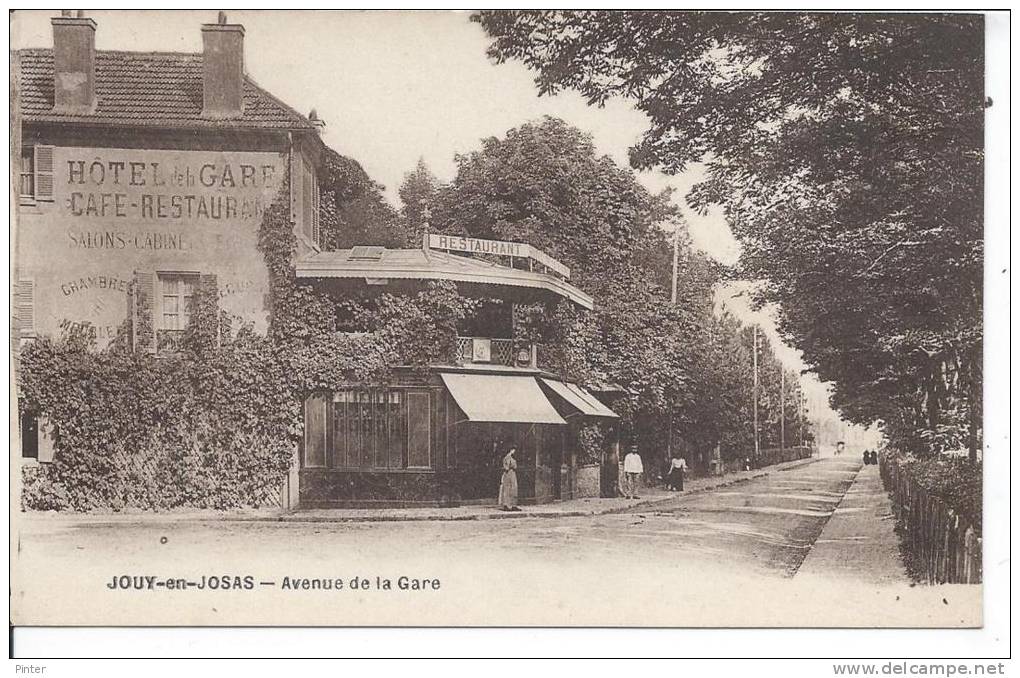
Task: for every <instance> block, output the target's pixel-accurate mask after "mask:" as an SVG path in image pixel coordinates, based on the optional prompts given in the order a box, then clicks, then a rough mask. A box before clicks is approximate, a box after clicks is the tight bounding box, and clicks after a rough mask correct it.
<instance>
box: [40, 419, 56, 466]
mask: <svg viewBox="0 0 1020 678" xmlns="http://www.w3.org/2000/svg"><path fill="white" fill-rule="evenodd" d="M38 436H39V456H38V457H37V459H38V460H39V461H40V462H43V463H45V462H51V461H53V452H54V441H53V426H52V425H50V421H49V419H47V418H46V417H39V423H38Z"/></svg>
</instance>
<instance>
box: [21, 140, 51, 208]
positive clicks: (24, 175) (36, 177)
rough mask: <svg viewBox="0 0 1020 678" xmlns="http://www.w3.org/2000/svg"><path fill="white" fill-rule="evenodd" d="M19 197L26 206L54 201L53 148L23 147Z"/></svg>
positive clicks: (39, 146)
mask: <svg viewBox="0 0 1020 678" xmlns="http://www.w3.org/2000/svg"><path fill="white" fill-rule="evenodd" d="M20 164H21V169H20V172H19V176H18V195H19V198H20V201H21V202H22V203H23V204H25V203H27V204H33V203H35V202H50V201H52V200H53V147H52V146H41V145H38V144H36V145H34V146H22V147H21V158H20Z"/></svg>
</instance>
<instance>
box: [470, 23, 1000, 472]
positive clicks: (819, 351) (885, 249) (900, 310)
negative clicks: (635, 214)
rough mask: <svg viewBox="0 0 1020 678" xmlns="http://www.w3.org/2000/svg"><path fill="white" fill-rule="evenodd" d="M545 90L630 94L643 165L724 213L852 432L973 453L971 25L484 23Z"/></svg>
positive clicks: (916, 450) (976, 164)
mask: <svg viewBox="0 0 1020 678" xmlns="http://www.w3.org/2000/svg"><path fill="white" fill-rule="evenodd" d="M474 19H475V20H476V21H478V22H480V24H481V26H482V28H483V29H484V30H485V32H486V34H487V35H488V36H489V37H490V38H491V40H492V42H491V45H490V49H489V54H490V56H491V57H493V58H494V59H496V60H497V61H508V60H515V61H521V62H523V63H524V64H526V65H527V66H528V67H529V68H531V69H533V70H534V71H535V72H536V73H537V76H536V85H537V87H538V89H539V91H540V92H541V93H546V94H548V93H555V92H557V91H559V90H561V89H564V88H568V89H573V90H576V91H577V92H579V93H581V94H582V95H583V96H584V97H586V98H587V100H588V102H589V103H590V104H592V105H599V104H602V103H604V102H605V101H606V100H607V99H609V98H612V97H623V98H626V99H629V100H631V101H633V102H634V104H635V106H636V107H637V108H638V109H639V110H641V111H643V112H644V113H645V114H646V115H647V117H648V120H649V126H648V129H647V130H646V132H645V134H644V136H643V138H642V139H641V140H640V141H639V143H638V144H637V145H636V146H635V147H634V148H632V149H631V156H630V157H631V164H632V165H634V166H635V167H637V168H651V167H656V168H659V169H662V170H664V171H666V172H673V173H679V172H683V171H684V170H686V169H687V168H689V167H691V166H693V165H694V164H697V163H701V164H703V167H704V170H705V173H706V179H705V180H704V181H703V182H702V183H700V185H698V186H696V187H695V188H694V190H693V191H692V192H691V193H690V195H688V196H687V201H688V203H689V204H690V205H691V206H692V207H693V208H695V209H699V210H704V209H706V208H707V207H708V206H710V205H721V206H722V208H723V210H724V211H725V215H726V219H727V222H728V223H729V225H730V227H731V228H732V230H733V232H734V234H735V235H736V237H737V238H738V240H739V241H740V243H741V245H742V254H741V258H740V262H739V264H738V265H737V267H736V269H735V270H734V271H733V272H732V273H733V275H734V276H735V277H737V278H739V279H744V280H751V281H756V282H757V283H758V286H757V288H756V295H757V300H758V301H759V302H762V303H766V302H772V303H775V304H776V305H777V306H778V309H779V318H778V321H779V330H780V333H781V335H782V336H783V337H784V339H786V340H788V341H789V343H790V344H791V345H792V346H795V347H796V348H798V349H800V350H801V351H802V352H803V355H804V359H805V361H806V362H807V364H808V365H809V367H810V368H811V369H812V370H813V371H814V372H816V373H817V374H818V376H819V377H820V378H821V379H822V381H828V382H832V384H833V385H834V389H835V390H834V393H833V395H832V404H833V405H834V406H835V407H836V408H837V409H838V410H839V411H840V412H841V413H842V415H843V416H844V417H845V418H847V419H848V420H850V421H852V422H856V423H860V424H865V425H867V424H871V423H874V422H877V423H879V425H880V426H881V429H882V431H883V433H884V435H885V437H886V440H887V441H888V442H889V444H890V445H891V446H892V447H893V448H895V449H896V450H898V451H900V452H905V453H909V454H911V455H914V456H916V457H919V458H937V457H939V456H941V455H942V453H945V452H955V451H958V450H967V451H968V452H969V458H970V460H971V462H974V461H976V460H977V454H978V450H980V449H981V396H982V291H983V289H982V282H983V259H984V257H983V248H984V241H983V230H982V229H983V216H984V215H983V188H984V182H983V161H984V146H983V143H984V109H985V107H986V106H987V105H991V102H990V101H986V99H985V94H984V87H983V83H984V38H983V36H984V20H983V17H982V16H981V15H978V14H927V15H922V14H908V13H901V14H881V13H792V12H776V13H768V12H758V13H753V12H741V13H723V12H570V11H555V12H543V11H513V12H500V11H486V12H481V13H479V14H477V15H475V17H474Z"/></svg>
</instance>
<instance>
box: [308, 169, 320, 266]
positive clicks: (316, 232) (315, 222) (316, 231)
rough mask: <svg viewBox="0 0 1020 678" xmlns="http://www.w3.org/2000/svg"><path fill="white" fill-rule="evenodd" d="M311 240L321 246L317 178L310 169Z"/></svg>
mask: <svg viewBox="0 0 1020 678" xmlns="http://www.w3.org/2000/svg"><path fill="white" fill-rule="evenodd" d="M310 176H311V178H312V241H313V242H314V243H315V245H316V247H320V248H321V247H322V240H321V238H322V232H321V231H320V227H319V178H318V177H317V176H315V170H314V169H313V170H312V173H311V175H310Z"/></svg>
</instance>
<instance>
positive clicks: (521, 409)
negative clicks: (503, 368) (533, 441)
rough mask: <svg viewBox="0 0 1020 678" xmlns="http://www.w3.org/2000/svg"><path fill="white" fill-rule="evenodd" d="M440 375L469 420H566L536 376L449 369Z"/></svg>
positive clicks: (522, 422) (525, 421) (530, 422)
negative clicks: (453, 371) (464, 371)
mask: <svg viewBox="0 0 1020 678" xmlns="http://www.w3.org/2000/svg"><path fill="white" fill-rule="evenodd" d="M439 376H441V377H442V378H443V383H444V384H446V388H447V389H448V390H449V391H450V395H452V396H453V399H454V400H456V401H457V404H458V405H459V406H460V409H462V410H464V414H466V415H467V418H468V420H469V421H488V422H509V423H521V424H566V423H567V422H565V421H564V420H563V417H561V416H560V415H559V414H557V412H556V408H554V407H553V406H552V403H550V402H549V399H548V398H547V397H546V395H545V393H543V392H542V388H541V387H540V386H539V385H538V382H537V381H535V378H534V377H529V376H518V375H514V376H510V375H502V374H453V373H446V372H442V373H440V375H439Z"/></svg>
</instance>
